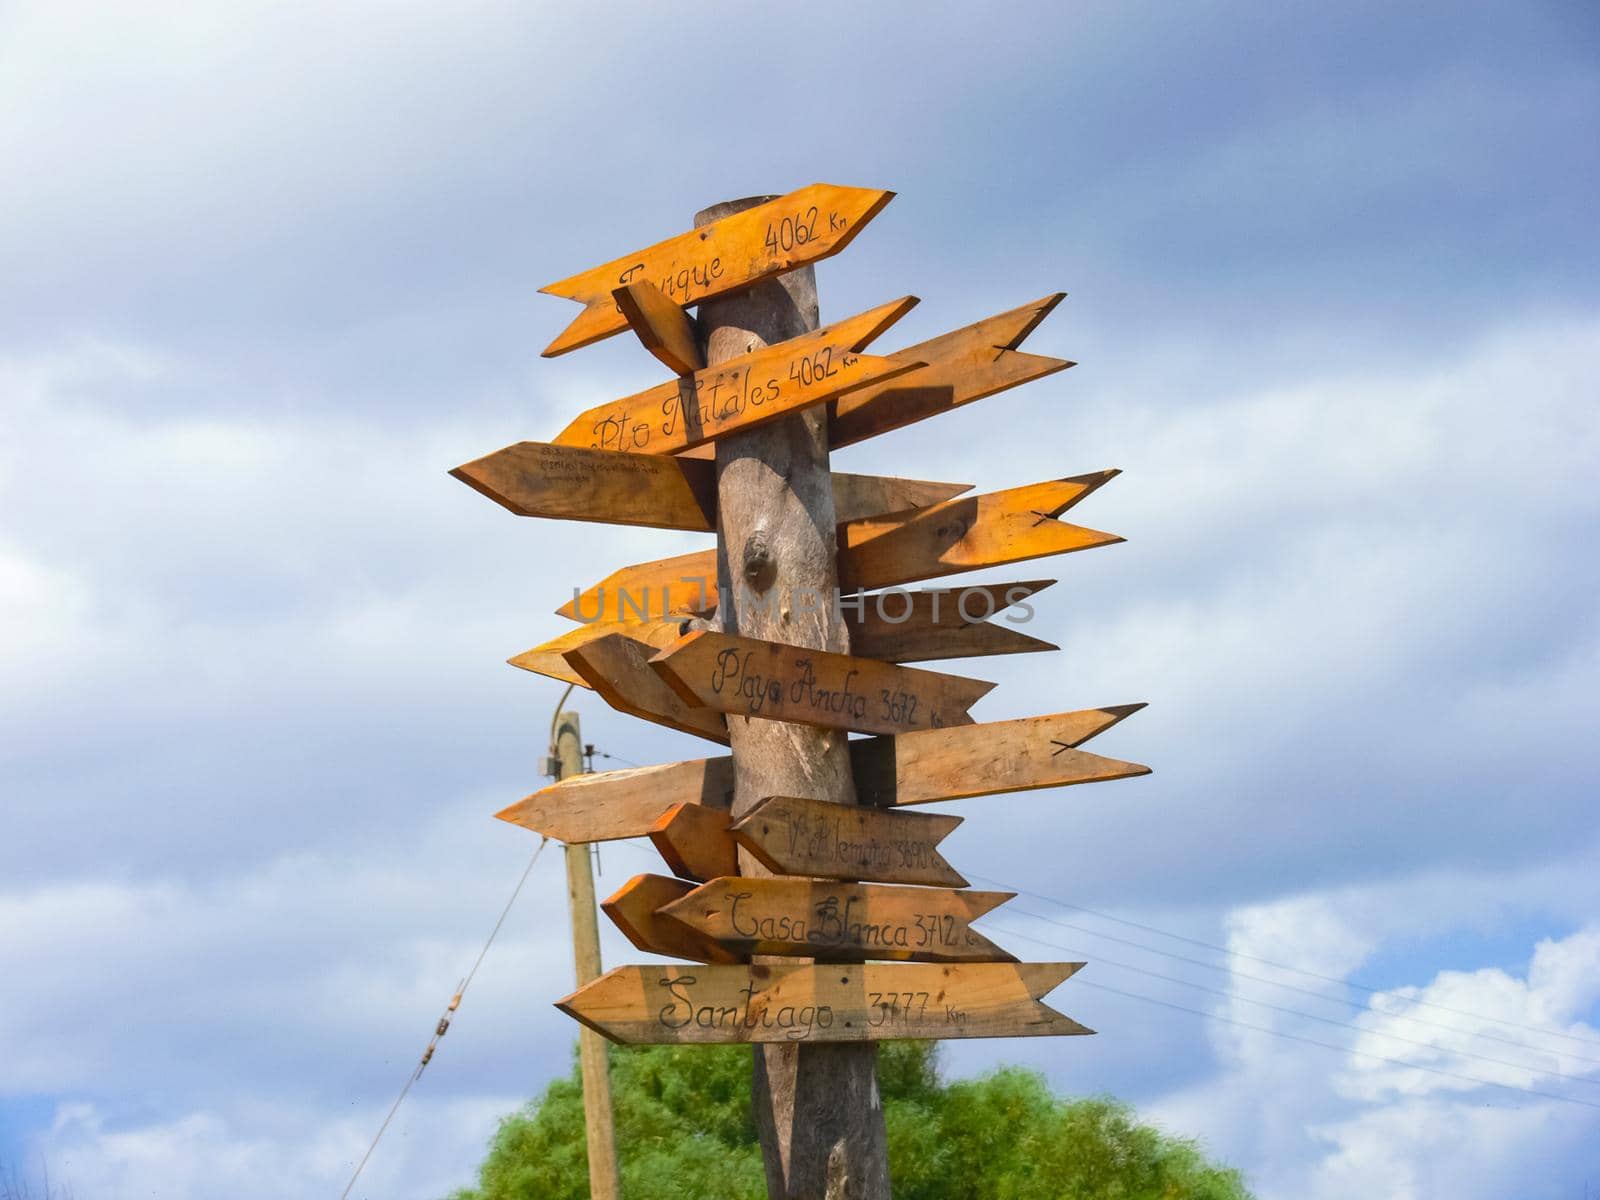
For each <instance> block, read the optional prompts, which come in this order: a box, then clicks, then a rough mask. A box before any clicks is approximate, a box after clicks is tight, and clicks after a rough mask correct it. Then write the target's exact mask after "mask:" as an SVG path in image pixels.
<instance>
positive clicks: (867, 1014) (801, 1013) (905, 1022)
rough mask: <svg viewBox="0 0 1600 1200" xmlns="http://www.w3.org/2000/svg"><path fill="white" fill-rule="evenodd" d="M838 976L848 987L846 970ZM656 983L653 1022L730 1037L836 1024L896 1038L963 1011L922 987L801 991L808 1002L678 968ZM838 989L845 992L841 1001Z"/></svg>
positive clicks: (808, 1034) (763, 1036) (820, 1034)
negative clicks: (719, 982) (810, 993)
mask: <svg viewBox="0 0 1600 1200" xmlns="http://www.w3.org/2000/svg"><path fill="white" fill-rule="evenodd" d="M841 983H842V984H844V985H846V986H847V985H848V984H849V983H850V977H849V976H845V977H844V978H843V979H842V980H841ZM655 985H656V987H657V988H658V989H659V991H660V994H661V998H662V999H663V1000H664V1001H665V1003H662V1004H661V1005H660V1007H659V1008H658V1009H657V1010H656V1013H655V1023H656V1024H657V1025H658V1026H659V1027H661V1028H663V1029H667V1030H671V1031H672V1032H674V1033H693V1032H697V1031H701V1030H720V1031H724V1032H726V1033H728V1034H729V1035H731V1036H730V1038H729V1040H749V1041H776V1040H785V1041H794V1042H803V1041H807V1040H815V1041H835V1040H838V1039H839V1032H840V1031H843V1030H848V1029H851V1028H856V1029H862V1028H867V1029H873V1030H879V1031H894V1032H893V1034H892V1036H897V1037H922V1036H926V1037H939V1036H941V1033H942V1032H943V1036H949V1033H948V1031H950V1030H951V1029H952V1028H953V1027H954V1028H959V1027H961V1026H963V1025H965V1024H966V1022H967V1013H966V1011H965V1010H963V1009H961V1008H959V1007H957V1006H956V1005H954V1004H949V1003H946V1002H944V1001H943V1000H936V999H935V997H934V994H933V993H932V992H928V991H923V990H908V991H903V992H890V991H872V990H868V991H865V992H861V991H855V990H854V989H849V990H846V991H844V992H842V993H840V994H834V995H831V996H828V997H827V998H829V999H832V1000H834V1001H836V1002H835V1003H831V1004H829V1003H823V1002H822V1001H823V999H824V996H822V995H815V996H811V997H805V998H803V999H804V1000H805V1001H807V1002H801V1000H802V998H801V997H797V998H796V999H795V1000H790V999H787V998H785V997H784V996H782V995H781V986H780V988H778V989H773V990H768V989H765V988H763V986H762V985H761V983H760V982H759V981H757V980H755V979H750V980H748V981H747V982H745V983H744V985H743V986H740V987H735V988H732V989H729V988H728V987H727V986H726V985H725V984H724V985H722V986H718V985H717V984H715V983H714V982H702V981H701V978H700V976H699V975H698V974H692V973H683V974H675V975H661V976H658V977H657V978H656V979H655ZM858 986H859V985H858ZM806 990H807V991H810V990H811V989H809V988H808V989H806ZM817 990H818V991H819V992H826V991H827V989H822V988H819V989H817ZM852 992H853V995H852ZM843 996H851V999H850V1000H849V1001H848V1002H847V1003H839V1002H838V1001H840V1000H841V999H842V997H843ZM830 1031H832V1032H830ZM846 1036H848V1035H846ZM672 1040H675V1041H676V1040H679V1039H677V1038H674V1039H672ZM693 1040H700V1039H693Z"/></svg>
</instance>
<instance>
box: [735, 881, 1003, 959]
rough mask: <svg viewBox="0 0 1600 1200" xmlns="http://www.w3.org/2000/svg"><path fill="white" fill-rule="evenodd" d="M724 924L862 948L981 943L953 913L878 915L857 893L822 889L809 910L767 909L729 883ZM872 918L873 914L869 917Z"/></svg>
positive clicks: (753, 938)
mask: <svg viewBox="0 0 1600 1200" xmlns="http://www.w3.org/2000/svg"><path fill="white" fill-rule="evenodd" d="M722 902H723V904H724V905H725V906H726V912H727V918H728V926H729V927H730V928H731V929H732V931H733V933H734V935H735V936H736V937H738V938H739V939H741V940H743V941H748V942H786V943H790V944H792V945H797V946H806V947H809V948H811V949H815V950H819V951H823V952H830V951H831V952H834V953H838V952H840V951H850V952H856V953H866V952H870V951H873V950H923V951H927V952H929V953H935V952H939V951H946V952H948V951H953V950H962V949H971V948H975V947H987V946H988V945H989V942H988V940H987V939H986V938H983V937H980V936H979V935H978V934H976V933H974V932H973V931H972V927H971V926H970V925H969V924H968V923H967V921H966V918H965V917H962V916H958V915H956V914H954V913H940V912H915V911H912V912H905V913H902V914H900V915H897V916H880V915H878V914H874V913H872V912H871V911H870V909H871V907H872V906H871V905H870V904H869V903H868V902H867V900H866V899H865V898H864V897H862V896H860V895H840V894H838V893H831V892H830V893H827V894H824V895H822V896H820V897H819V898H817V899H815V900H813V902H812V905H811V910H810V912H809V913H800V914H796V913H789V912H783V911H778V912H772V911H767V910H766V908H765V906H763V904H762V900H761V898H760V897H758V896H757V894H756V893H755V892H754V891H742V890H734V889H729V890H728V891H726V892H724V893H723V895H722ZM875 918H876V919H875Z"/></svg>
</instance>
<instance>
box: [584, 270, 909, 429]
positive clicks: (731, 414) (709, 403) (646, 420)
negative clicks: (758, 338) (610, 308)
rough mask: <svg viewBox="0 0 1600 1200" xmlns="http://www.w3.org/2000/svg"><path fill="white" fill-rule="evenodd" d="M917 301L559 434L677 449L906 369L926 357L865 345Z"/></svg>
mask: <svg viewBox="0 0 1600 1200" xmlns="http://www.w3.org/2000/svg"><path fill="white" fill-rule="evenodd" d="M916 303H917V298H916V297H915V296H902V297H901V298H900V299H898V300H893V301H890V302H889V303H888V304H880V305H879V306H878V307H877V308H872V309H868V310H867V311H866V312H864V313H858V314H857V315H855V316H853V317H847V318H845V319H844V320H843V321H839V322H837V323H835V324H833V325H829V326H827V327H825V328H823V329H819V330H817V331H816V332H815V333H808V334H806V335H805V336H804V337H798V338H795V339H793V340H792V341H787V342H783V343H780V344H779V345H776V346H770V347H766V348H764V349H761V350H753V351H751V352H750V353H748V354H741V355H739V356H738V357H737V358H730V359H728V360H727V361H726V362H723V363H719V364H718V365H717V366H715V367H711V366H708V367H704V368H702V369H701V370H698V371H696V372H694V373H693V374H691V375H683V376H679V377H678V378H677V379H676V380H674V381H673V382H671V383H663V384H661V385H659V386H658V387H653V388H650V389H648V390H647V391H643V392H639V393H638V394H636V395H633V396H625V397H623V398H622V399H621V400H613V401H611V402H610V403H609V404H601V405H598V406H596V407H595V408H591V409H589V411H588V412H585V413H582V414H580V415H579V416H577V417H575V418H573V420H572V423H571V424H570V425H568V426H567V427H566V428H565V429H563V430H562V431H561V432H560V433H558V434H556V436H555V441H556V443H557V444H558V445H565V446H587V447H589V448H590V449H593V450H622V451H626V452H627V453H630V454H673V453H675V452H677V451H679V450H686V449H688V448H689V447H691V446H698V445H700V444H701V443H702V442H709V441H712V440H714V439H716V438H719V437H726V436H728V435H729V434H731V433H735V432H737V431H738V430H741V429H750V428H754V427H755V426H757V425H761V424H764V423H766V422H768V421H775V420H777V419H778V418H779V417H781V416H783V415H785V414H786V413H792V412H798V411H799V410H800V409H803V408H809V407H811V406H813V405H817V404H821V403H823V402H824V401H827V400H832V399H833V398H834V397H836V396H842V395H844V394H845V393H846V392H849V391H853V390H854V389H856V388H859V387H866V386H867V385H868V384H869V383H881V382H882V381H883V380H885V379H893V378H894V377H895V376H897V375H904V374H905V373H906V372H907V371H911V370H915V369H916V368H917V367H919V366H921V365H922V364H921V363H916V362H907V361H905V360H902V359H889V358H881V357H879V356H876V355H872V354H863V353H862V352H861V351H862V349H863V348H864V347H865V346H866V345H867V344H868V343H869V342H871V341H872V340H873V339H874V338H876V337H877V336H878V335H879V334H880V333H882V332H883V331H884V330H885V329H887V328H888V327H889V326H890V325H893V324H894V323H895V322H896V321H898V320H899V319H900V318H901V317H903V316H905V314H906V313H908V312H910V311H911V309H912V308H913V307H915V306H916Z"/></svg>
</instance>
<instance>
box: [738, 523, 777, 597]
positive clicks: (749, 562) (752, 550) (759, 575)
mask: <svg viewBox="0 0 1600 1200" xmlns="http://www.w3.org/2000/svg"><path fill="white" fill-rule="evenodd" d="M742 570H743V572H744V580H745V582H746V583H748V584H749V585H750V588H751V590H752V591H754V592H755V593H756V595H758V596H759V595H761V594H762V593H763V592H765V591H766V590H767V589H768V588H769V587H771V586H772V581H773V580H774V579H776V578H777V576H778V564H777V561H776V560H775V559H774V558H773V557H772V547H771V545H770V543H769V541H768V538H767V531H766V530H765V529H757V530H756V531H755V532H754V533H752V534H751V535H750V536H749V537H748V538H746V539H745V542H744V562H743V566H742Z"/></svg>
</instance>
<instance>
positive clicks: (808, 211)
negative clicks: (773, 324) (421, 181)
mask: <svg viewBox="0 0 1600 1200" xmlns="http://www.w3.org/2000/svg"><path fill="white" fill-rule="evenodd" d="M892 199H894V193H893V192H885V191H879V190H877V189H875V188H851V187H838V186H836V185H834V184H829V183H814V184H812V185H811V186H810V187H803V188H800V189H799V190H798V191H793V192H790V193H789V194H788V195H786V196H780V197H779V198H778V199H776V200H772V201H769V202H768V203H766V204H758V205H756V206H755V207H754V208H748V209H745V210H744V211H743V212H739V213H734V214H733V215H732V216H727V217H723V218H722V219H721V220H719V221H712V222H710V223H709V224H706V225H702V226H701V227H700V228H699V229H695V230H691V231H690V232H688V233H681V234H679V235H678V236H677V237H672V238H668V239H667V240H666V241H664V242H657V243H656V244H655V245H653V246H649V247H647V248H645V249H643V250H639V251H636V252H635V253H633V254H628V255H624V256H623V257H622V258H617V259H613V260H612V261H611V262H608V263H604V264H602V265H601V266H598V267H594V268H591V269H590V270H587V271H583V272H581V273H580V274H577V275H573V276H571V277H569V278H567V279H563V280H560V281H559V282H557V283H552V284H550V285H549V286H548V287H543V288H540V289H539V290H540V291H541V292H544V293H545V294H547V295H551V296H563V297H565V298H567V299H569V300H576V301H578V302H579V303H580V304H582V305H583V306H584V309H583V312H581V313H579V314H578V316H577V318H576V319H574V320H573V322H572V324H570V325H568V326H567V327H566V328H565V329H563V330H562V331H561V333H560V335H559V336H557V337H556V339H555V341H553V342H551V343H550V345H548V346H547V347H545V351H544V355H545V357H546V358H549V357H552V356H554V355H557V354H565V353H566V352H567V351H569V350H576V349H577V348H578V347H580V346H587V345H590V344H591V343H593V342H598V341H599V340H601V339H602V338H608V337H610V336H611V335H612V334H614V333H620V332H621V331H622V330H624V329H626V328H627V327H628V323H627V319H626V318H625V317H624V316H623V314H622V313H621V312H620V311H619V310H618V308H617V303H616V300H615V298H614V297H613V295H612V293H613V292H614V291H615V289H617V288H619V287H626V286H627V285H628V284H630V283H635V282H643V283H649V284H651V285H653V286H654V287H656V288H657V289H659V290H660V291H661V292H662V293H663V294H664V295H665V296H666V297H667V298H668V299H669V300H671V301H672V302H673V303H674V304H677V305H679V306H680V307H681V306H683V305H689V304H698V303H699V302H700V301H701V300H705V299H707V298H708V297H711V296H722V295H726V294H727V293H729V292H736V291H739V290H740V289H741V288H747V287H749V286H750V285H751V284H753V283H759V282H760V281H761V280H763V279H767V278H770V277H771V276H773V275H778V274H781V273H783V272H784V271H792V270H793V269H794V268H796V267H799V266H804V265H805V264H806V263H810V262H816V261H818V260H819V259H824V258H827V257H829V256H830V255H834V254H837V253H839V251H841V250H843V249H844V248H845V247H846V246H848V245H849V244H850V240H851V239H852V238H853V237H855V235H856V234H857V233H859V232H860V230H861V228H862V227H863V226H864V225H866V223H867V222H868V221H870V220H872V218H873V217H875V216H877V215H878V213H880V212H882V211H883V207H884V205H886V204H888V203H889V201H890V200H892Z"/></svg>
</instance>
